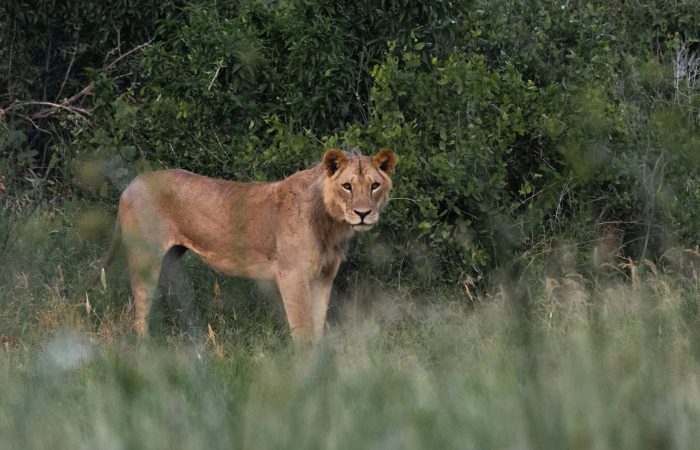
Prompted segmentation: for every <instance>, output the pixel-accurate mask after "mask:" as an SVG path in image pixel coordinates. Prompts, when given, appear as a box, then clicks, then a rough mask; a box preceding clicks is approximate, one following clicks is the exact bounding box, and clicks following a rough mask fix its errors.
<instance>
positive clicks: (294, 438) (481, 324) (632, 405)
mask: <svg viewBox="0 0 700 450" xmlns="http://www.w3.org/2000/svg"><path fill="white" fill-rule="evenodd" d="M66 211H67V212H65V213H62V214H59V213H57V212H56V210H55V209H53V208H50V207H46V208H39V209H38V210H37V211H35V212H33V213H32V214H31V215H30V216H27V215H17V216H14V217H15V218H16V219H13V220H14V224H15V225H13V228H12V229H11V233H10V235H11V237H10V239H9V240H8V245H7V247H6V248H5V251H4V253H3V254H2V257H3V258H4V263H3V264H2V268H1V269H0V283H1V284H0V306H1V307H2V309H1V310H0V337H1V339H2V343H1V345H0V386H2V388H1V389H0V442H2V447H3V448H17V449H34V448H36V449H44V448H58V449H60V448H66V449H79V448H85V449H95V448H100V449H112V448H114V449H121V448H139V449H141V448H144V449H148V448H173V449H178V448H182V449H197V448H207V449H212V448H255V449H258V448H260V449H262V448H271V449H277V448H302V449H313V448H353V449H355V448H358V449H359V448H362V449H365V448H381V449H386V448H401V449H404V448H440V449H444V448H459V449H465V448H475V449H484V448H531V449H550V448H551V449H564V448H571V449H589V448H601V449H645V448H649V449H657V448H658V449H665V448H694V447H695V446H696V445H697V442H700V428H698V427H697V424H698V423H700V381H699V378H698V374H700V364H699V360H698V357H699V356H700V321H699V320H698V301H700V295H699V294H700V287H699V286H698V282H697V279H696V277H695V276H694V275H693V273H692V271H691V272H688V271H685V272H681V271H680V270H677V271H676V272H675V273H672V272H671V268H672V266H671V265H670V264H669V266H668V270H666V271H665V272H664V271H658V270H656V268H654V269H655V270H656V271H655V270H651V269H649V270H647V271H646V272H644V271H643V270H642V268H643V267H646V266H641V267H639V268H638V270H637V275H635V276H634V283H631V282H629V280H625V278H624V277H621V276H617V277H612V278H609V277H608V278H606V277H600V279H598V280H593V279H592V278H593V277H589V278H590V279H589V278H586V277H580V276H577V275H574V274H568V275H569V276H564V275H561V276H550V277H545V276H544V275H541V276H538V275H536V274H533V275H532V276H528V277H524V279H525V281H523V280H519V281H512V282H508V283H505V282H504V283H503V284H501V285H498V286H495V287H494V288H493V289H491V290H488V291H486V292H483V293H481V294H479V295H477V296H476V298H475V301H474V302H471V301H469V300H468V296H467V295H466V294H465V293H463V292H462V293H460V292H455V291H453V290H450V289H448V288H447V287H445V288H444V289H443V288H437V289H436V290H435V291H434V292H433V293H430V294H423V295H418V294H415V293H412V292H411V291H409V290H407V289H406V288H405V287H402V288H401V289H397V288H396V287H389V286H381V285H375V286H372V287H373V288H372V289H369V288H368V286H367V285H362V286H361V288H360V287H358V286H355V287H352V285H351V284H348V285H349V286H350V288H351V289H352V291H350V292H338V293H337V298H335V302H334V305H333V308H334V310H333V314H332V316H333V320H332V321H331V323H330V326H329V330H328V333H327V336H326V337H325V338H324V339H323V340H322V341H321V342H320V343H319V344H317V345H315V346H313V347H309V348H296V347H294V346H293V345H292V344H291V343H290V341H289V339H288V337H287V331H286V325H285V323H284V318H283V315H282V314H281V310H280V307H279V305H278V303H276V302H275V300H274V298H269V299H268V298H267V297H268V295H267V294H265V291H264V290H263V291H261V290H260V289H259V288H257V287H255V286H254V285H253V284H251V283H239V282H235V281H232V280H229V279H224V278H222V277H220V276H217V275H215V274H213V273H212V272H210V271H208V270H206V269H205V268H203V267H202V266H201V265H200V264H198V263H197V262H196V261H195V260H194V259H193V260H189V261H186V264H185V266H186V267H185V269H184V271H183V273H184V274H185V275H186V277H187V278H188V279H189V287H187V290H188V292H189V293H186V294H183V297H187V298H192V299H194V304H193V305H192V309H193V310H194V314H196V315H197V320H196V321H195V322H194V323H190V324H188V325H187V324H186V322H187V321H186V320H184V319H181V318H179V317H180V315H179V312H178V311H179V309H178V307H177V306H172V305H171V306H170V307H165V308H163V309H162V311H161V313H160V314H159V315H158V316H159V317H158V318H156V320H157V321H162V322H163V325H162V326H161V329H160V330H159V331H158V333H157V334H156V336H155V337H154V338H151V339H148V340H145V341H143V340H142V341H139V340H136V339H135V338H133V336H131V334H130V332H129V318H128V311H127V308H126V303H127V299H128V296H129V293H128V283H127V280H126V278H125V274H124V272H123V268H120V267H119V265H117V267H115V268H114V270H113V271H110V272H109V275H108V281H109V289H108V291H107V293H102V292H101V291H100V289H95V290H93V291H91V292H90V293H89V297H88V298H89V299H90V302H91V307H92V308H93V310H91V312H90V314H88V313H87V311H86V308H85V300H84V299H83V298H82V297H81V298H75V297H74V296H73V292H74V290H75V289H76V286H79V285H80V284H81V283H82V281H83V280H84V279H85V278H86V277H87V275H88V272H89V270H88V269H89V262H90V261H94V260H96V259H97V258H98V257H99V255H100V254H101V251H102V249H103V248H104V246H103V243H104V241H105V240H106V237H105V236H102V235H100V234H99V233H97V234H96V235H95V236H90V237H87V234H86V233H88V231H86V229H87V228H85V225H83V229H80V228H79V227H77V226H73V225H72V224H73V223H79V222H80V220H79V219H80V217H81V213H80V208H79V207H78V206H77V205H76V206H75V207H72V206H70V205H69V206H68V207H67V209H66ZM8 225H9V221H8V220H4V221H0V234H1V233H2V232H4V230H7V229H8ZM107 227H108V228H109V227H111V225H110V224H108V225H107ZM59 237H60V238H59ZM95 239H96V241H95ZM59 265H60V266H61V268H60V269H58V266H59ZM649 267H651V266H649ZM686 268H687V267H686ZM628 275H629V272H628ZM215 282H216V283H219V284H220V287H221V295H220V296H217V295H215V290H214V288H213V284H214V283H215ZM632 284H634V286H632ZM66 291H67V292H68V295H65V292H66ZM188 296H189V297H188ZM358 296H359V297H361V298H358ZM271 297H274V296H271ZM175 305H177V303H176V304H175ZM207 325H210V326H211V329H212V332H211V333H208V332H207V329H208V328H207Z"/></svg>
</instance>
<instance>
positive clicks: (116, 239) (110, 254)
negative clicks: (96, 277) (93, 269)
mask: <svg viewBox="0 0 700 450" xmlns="http://www.w3.org/2000/svg"><path fill="white" fill-rule="evenodd" d="M121 243H122V229H121V226H120V225H119V220H117V222H116V223H115V224H114V233H113V234H112V242H111V243H110V244H109V249H108V250H107V253H106V254H105V256H104V258H102V261H101V263H100V266H99V269H100V272H102V271H103V270H105V269H107V267H109V265H110V264H111V263H112V260H113V259H114V255H116V254H117V250H119V246H120V245H121Z"/></svg>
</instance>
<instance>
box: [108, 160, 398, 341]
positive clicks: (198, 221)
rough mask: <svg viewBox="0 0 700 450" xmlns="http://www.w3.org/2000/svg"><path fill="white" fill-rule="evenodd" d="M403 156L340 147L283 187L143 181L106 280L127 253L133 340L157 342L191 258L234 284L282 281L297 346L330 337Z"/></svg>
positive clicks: (169, 173)
mask: <svg viewBox="0 0 700 450" xmlns="http://www.w3.org/2000/svg"><path fill="white" fill-rule="evenodd" d="M396 160H397V158H396V155H395V154H394V152H393V151H392V150H390V149H386V148H385V149H381V150H380V151H379V152H377V153H376V154H375V155H374V156H373V157H371V158H370V157H367V156H364V155H362V154H361V153H360V152H359V151H357V150H352V151H350V152H349V153H344V152H343V151H341V150H339V149H337V148H332V149H328V150H327V151H326V152H325V154H324V155H323V161H322V162H321V163H320V164H318V165H316V166H314V167H312V168H309V169H306V170H302V171H299V172H297V173H295V174H293V175H291V176H290V177H288V178H285V179H284V180H281V181H276V182H270V183H243V182H237V181H228V180H221V179H214V178H209V177H205V176H202V175H197V174H194V173H191V172H188V171H185V170H181V169H172V170H161V171H155V172H148V173H144V174H141V175H139V176H137V177H136V178H134V180H133V181H132V182H131V183H130V184H129V185H128V186H127V187H126V189H125V190H124V192H123V193H122V195H121V197H120V199H119V210H118V219H117V223H116V225H115V232H114V237H113V239H112V244H111V245H110V248H109V250H108V252H107V254H106V256H105V257H104V259H103V261H102V263H101V265H100V269H102V271H104V270H105V269H106V268H107V267H108V266H109V264H110V262H111V261H112V259H113V257H114V255H115V253H116V251H117V249H118V247H119V246H120V245H123V246H124V247H125V249H126V258H127V264H128V270H129V276H130V279H131V288H132V291H133V296H134V310H133V313H134V331H135V332H136V333H137V334H138V335H147V334H148V314H149V310H150V308H151V303H152V300H153V298H154V297H155V296H156V294H157V290H158V287H159V286H163V285H164V284H167V282H168V277H170V276H172V273H173V268H174V264H176V263H177V262H178V260H179V259H180V257H181V256H182V255H183V254H184V253H185V252H186V251H187V250H191V251H193V252H194V253H196V254H198V255H199V256H200V257H201V258H202V260H204V262H205V263H206V264H208V265H209V266H211V267H212V268H213V269H215V270H217V271H219V272H221V273H224V274H227V275H231V276H237V277H243V278H250V279H257V280H274V281H275V282H276V283H277V286H278V288H279V291H280V293H281V296H282V302H283V304H284V310H285V313H286V316H287V321H288V322H289V327H290V329H291V335H292V338H293V339H294V340H295V341H305V340H314V339H316V338H318V337H320V336H321V335H322V334H323V330H324V326H325V320H326V312H327V309H328V302H329V299H330V294H331V288H332V285H333V280H334V278H335V276H336V273H337V272H338V267H339V266H340V263H341V261H342V259H343V257H344V253H345V248H346V243H347V241H348V239H349V238H350V237H351V236H352V235H353V233H354V232H355V231H366V230H369V229H370V228H372V227H373V226H374V225H375V224H376V223H377V220H378V219H379V214H380V211H381V210H382V208H383V206H384V205H386V203H387V201H388V199H389V192H390V191H391V188H392V178H391V175H392V172H393V170H394V167H395V165H396Z"/></svg>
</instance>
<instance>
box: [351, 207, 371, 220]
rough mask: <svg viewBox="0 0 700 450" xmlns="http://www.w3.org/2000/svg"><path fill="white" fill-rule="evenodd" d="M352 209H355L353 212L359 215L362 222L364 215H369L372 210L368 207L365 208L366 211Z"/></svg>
mask: <svg viewBox="0 0 700 450" xmlns="http://www.w3.org/2000/svg"><path fill="white" fill-rule="evenodd" d="M353 211H355V214H357V215H358V216H360V220H361V221H362V222H364V221H365V217H367V216H368V215H369V213H371V212H372V210H371V209H370V210H367V211H358V210H356V209H354V210H353Z"/></svg>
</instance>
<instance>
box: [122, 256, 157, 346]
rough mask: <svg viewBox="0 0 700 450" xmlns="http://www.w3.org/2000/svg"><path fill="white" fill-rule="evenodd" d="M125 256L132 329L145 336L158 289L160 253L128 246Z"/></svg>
mask: <svg viewBox="0 0 700 450" xmlns="http://www.w3.org/2000/svg"><path fill="white" fill-rule="evenodd" d="M127 258H128V263H129V276H130V277H131V290H132V291H133V294H134V331H135V332H136V334H138V335H141V336H145V335H147V334H148V313H149V312H150V310H151V304H152V302H153V297H155V295H156V293H157V291H158V279H159V276H160V269H161V260H162V255H158V254H157V253H154V252H151V251H148V250H147V249H143V248H141V249H139V248H129V249H128V253H127Z"/></svg>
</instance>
